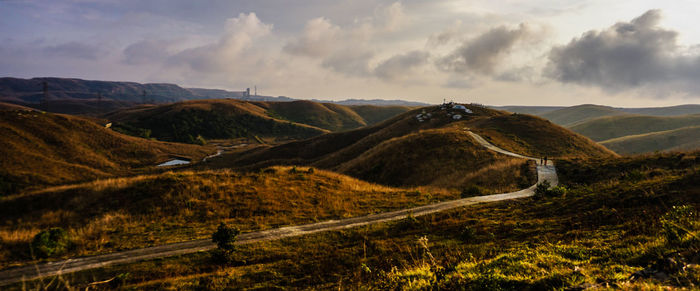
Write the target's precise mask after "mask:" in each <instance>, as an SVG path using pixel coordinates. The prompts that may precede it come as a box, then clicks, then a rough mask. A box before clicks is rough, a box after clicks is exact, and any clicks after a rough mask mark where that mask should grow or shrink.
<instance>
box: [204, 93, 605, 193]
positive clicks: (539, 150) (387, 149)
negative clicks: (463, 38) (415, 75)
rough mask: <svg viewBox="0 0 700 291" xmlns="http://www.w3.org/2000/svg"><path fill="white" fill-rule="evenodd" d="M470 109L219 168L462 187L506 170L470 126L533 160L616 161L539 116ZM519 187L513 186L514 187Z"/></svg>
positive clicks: (283, 148) (276, 150)
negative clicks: (485, 172) (459, 115)
mask: <svg viewBox="0 0 700 291" xmlns="http://www.w3.org/2000/svg"><path fill="white" fill-rule="evenodd" d="M468 107H469V108H470V109H471V110H472V111H473V112H474V114H470V115H465V117H464V118H463V119H461V120H458V121H457V120H454V119H452V118H451V117H450V116H447V112H448V111H446V110H442V109H440V108H439V107H438V106H434V107H426V108H421V109H415V110H412V111H409V112H407V113H405V114H402V115H399V116H396V117H394V118H392V119H390V120H387V121H384V122H382V123H380V124H377V125H374V126H369V127H365V128H361V129H358V130H352V131H347V132H341V133H332V134H326V135H322V136H318V137H315V138H311V139H308V140H303V141H297V142H290V143H287V144H283V145H279V146H275V147H269V148H258V149H255V150H252V151H249V152H247V153H244V154H242V155H237V156H229V157H226V158H224V159H221V160H220V161H219V164H217V165H216V166H218V167H226V166H235V167H243V168H260V167H265V166H269V165H274V164H286V165H292V164H297V165H312V166H314V167H319V168H323V169H330V170H334V171H339V172H341V173H345V174H350V175H354V176H356V177H360V178H364V179H370V180H372V181H376V182H380V183H384V184H388V185H404V184H405V183H408V184H409V185H438V184H439V185H441V186H446V187H447V186H449V187H464V186H465V185H464V184H460V183H461V182H465V180H463V179H456V178H453V177H455V176H459V175H461V177H466V176H469V175H471V174H473V173H475V172H476V171H478V170H479V169H480V168H479V167H480V166H483V165H486V164H489V163H492V162H495V163H496V164H499V163H501V162H504V163H506V164H508V162H505V161H503V160H498V159H497V158H495V157H494V155H493V154H492V153H490V152H488V151H486V150H483V149H481V147H480V146H476V145H475V144H474V142H473V141H472V139H471V137H469V136H468V135H467V134H466V133H465V130H464V128H471V129H472V130H473V131H475V132H477V133H479V134H480V135H482V136H484V137H485V138H487V139H489V140H491V141H492V142H493V143H495V144H496V145H498V146H501V147H504V148H506V149H509V150H511V151H514V152H518V153H523V154H528V155H532V156H544V155H547V156H549V157H563V156H572V157H573V156H580V157H610V156H614V155H615V154H614V153H613V152H611V151H609V150H607V149H605V148H604V147H602V146H600V145H597V144H595V143H593V142H591V141H590V140H588V139H587V138H585V137H582V136H580V135H578V134H575V133H572V132H570V131H568V130H566V129H564V128H562V127H560V126H557V125H554V124H552V123H550V122H548V121H546V120H543V119H541V118H538V117H533V116H527V115H520V114H507V113H505V112H501V111H496V110H491V109H487V108H483V107H479V106H471V105H469V106H468ZM423 111H425V113H426V114H427V113H430V114H431V116H432V117H431V118H429V119H428V120H427V121H424V122H419V121H418V120H417V119H416V115H417V114H419V113H420V114H422V112H423ZM449 111H452V112H456V111H455V110H449ZM423 131H424V132H423ZM403 159H406V160H403ZM511 166H512V167H515V168H517V167H518V166H516V165H512V164H511V165H510V166H509V167H510V169H511V170H508V171H513V168H512V167H511ZM509 167H506V168H509ZM450 168H453V169H455V171H453V173H452V174H451V175H450V174H448V172H450V170H449V169H450ZM428 169H430V170H428ZM448 177H450V178H448ZM440 181H442V182H440ZM465 183H466V182H465ZM518 184H519V183H518V182H517V181H511V185H516V186H515V187H517V185H518Z"/></svg>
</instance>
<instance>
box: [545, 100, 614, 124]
mask: <svg viewBox="0 0 700 291" xmlns="http://www.w3.org/2000/svg"><path fill="white" fill-rule="evenodd" d="M623 114H626V113H625V112H622V111H620V110H617V109H615V108H612V107H608V106H601V105H593V104H584V105H577V106H571V107H566V108H562V109H559V110H554V111H550V112H547V113H543V114H540V115H539V116H541V117H543V118H546V119H548V120H550V121H552V122H554V123H556V124H559V125H561V126H564V127H571V126H573V125H575V124H577V123H580V122H584V121H587V120H590V119H594V118H598V117H602V116H616V115H623Z"/></svg>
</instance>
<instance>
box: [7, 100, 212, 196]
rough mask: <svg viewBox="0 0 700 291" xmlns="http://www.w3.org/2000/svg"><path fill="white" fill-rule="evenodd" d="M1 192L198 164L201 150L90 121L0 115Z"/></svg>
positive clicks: (10, 113) (25, 114)
mask: <svg viewBox="0 0 700 291" xmlns="http://www.w3.org/2000/svg"><path fill="white" fill-rule="evenodd" d="M0 135H2V136H3V138H2V139H0V156H2V157H3V158H2V159H0V191H2V192H0V193H2V194H5V195H6V194H11V193H17V192H19V191H22V189H24V188H27V187H32V188H40V187H42V186H47V185H59V184H65V183H74V182H83V181H88V180H93V179H97V178H106V177H111V176H118V175H127V174H136V173H143V172H144V170H145V168H150V167H152V166H155V165H156V164H157V163H160V162H164V161H166V160H168V159H169V157H170V156H171V155H177V156H181V157H185V158H188V159H191V160H199V159H201V158H202V157H204V156H205V155H206V154H207V153H208V152H210V151H212V150H211V149H207V148H204V147H199V146H193V145H184V144H174V143H164V142H156V141H150V140H145V139H141V138H134V137H130V136H126V135H122V134H119V133H116V132H114V131H112V130H110V129H107V128H105V127H104V126H102V125H98V124H97V123H96V122H94V121H93V120H90V119H86V118H82V117H75V116H69V115H61V114H51V113H46V114H41V113H38V112H32V111H21V110H17V111H0Z"/></svg>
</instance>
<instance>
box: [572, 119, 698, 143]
mask: <svg viewBox="0 0 700 291" xmlns="http://www.w3.org/2000/svg"><path fill="white" fill-rule="evenodd" d="M699 125H700V114H693V115H681V116H664V117H661V116H643V115H624V116H609V117H602V118H596V119H592V120H589V121H587V122H584V123H580V124H577V125H575V126H572V127H571V128H570V129H571V130H573V131H575V132H578V133H580V134H583V135H585V136H587V137H589V138H590V139H592V140H595V141H604V140H609V139H613V138H618V137H623V136H628V135H637V134H645V133H651V132H657V131H665V130H672V129H678V128H682V127H688V126H699Z"/></svg>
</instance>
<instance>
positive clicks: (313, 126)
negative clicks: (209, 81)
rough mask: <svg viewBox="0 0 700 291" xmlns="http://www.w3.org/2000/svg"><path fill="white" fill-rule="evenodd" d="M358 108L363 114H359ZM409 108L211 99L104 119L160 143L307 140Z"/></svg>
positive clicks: (139, 109)
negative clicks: (248, 138)
mask: <svg viewBox="0 0 700 291" xmlns="http://www.w3.org/2000/svg"><path fill="white" fill-rule="evenodd" d="M356 108H357V109H358V111H359V112H360V113H357V112H355V109H356ZM406 110H409V108H407V107H403V106H387V107H380V106H343V105H337V104H332V103H316V102H312V101H292V102H248V101H241V100H235V99H210V100H195V101H186V102H178V103H173V104H165V105H155V106H154V105H150V106H148V105H146V106H138V107H134V108H129V109H125V110H119V111H115V112H112V113H110V114H107V115H105V116H104V117H105V118H107V119H109V120H112V121H114V122H116V123H117V126H116V128H118V129H121V130H123V131H124V132H126V133H130V134H132V135H137V136H143V135H144V133H145V132H150V135H149V137H155V138H158V139H161V140H169V141H181V142H196V137H197V136H199V135H201V136H202V137H204V138H206V139H225V138H236V137H253V136H260V137H271V138H277V139H287V138H292V139H303V138H308V137H312V136H317V135H320V134H323V133H326V132H329V131H342V130H348V129H354V128H358V127H362V126H365V125H367V124H371V123H376V122H378V121H380V120H383V119H386V118H388V117H390V116H393V115H395V114H397V113H398V112H405V111H406ZM361 114H362V115H361ZM365 118H367V119H365Z"/></svg>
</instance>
